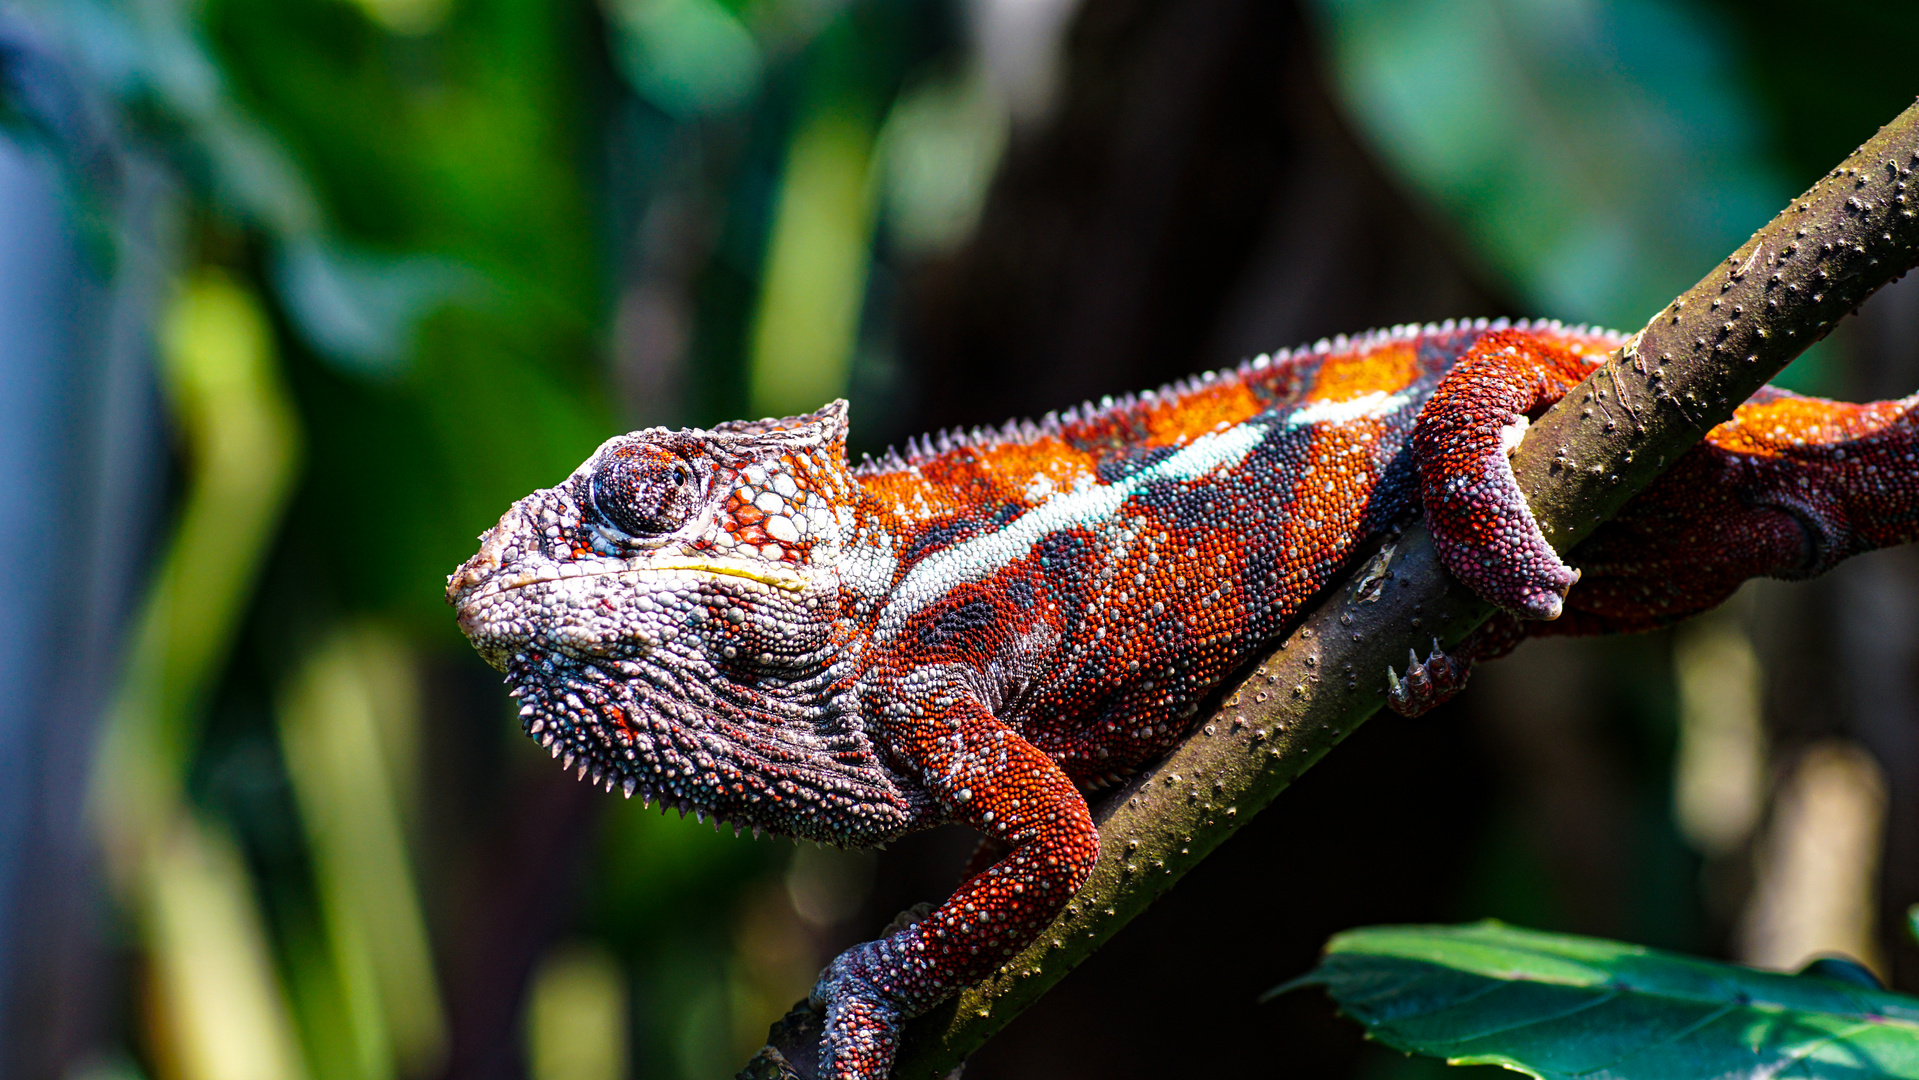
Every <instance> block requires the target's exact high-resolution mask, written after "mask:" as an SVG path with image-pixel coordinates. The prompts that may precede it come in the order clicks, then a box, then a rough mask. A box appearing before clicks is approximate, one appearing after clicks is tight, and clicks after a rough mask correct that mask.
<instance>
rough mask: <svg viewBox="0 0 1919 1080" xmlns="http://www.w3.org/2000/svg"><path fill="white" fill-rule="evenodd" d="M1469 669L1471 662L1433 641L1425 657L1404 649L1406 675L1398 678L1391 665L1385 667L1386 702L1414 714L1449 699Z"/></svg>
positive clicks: (1398, 710) (1463, 684)
mask: <svg viewBox="0 0 1919 1080" xmlns="http://www.w3.org/2000/svg"><path fill="white" fill-rule="evenodd" d="M1471 673H1472V665H1471V664H1470V663H1465V662H1461V661H1457V660H1454V659H1453V658H1452V657H1450V656H1447V655H1446V653H1445V651H1444V650H1443V649H1441V648H1440V647H1439V642H1438V641H1437V640H1435V641H1434V642H1433V651H1432V652H1431V653H1430V654H1428V655H1427V657H1426V659H1425V660H1421V659H1420V658H1419V653H1417V652H1416V651H1413V650H1410V649H1409V650H1407V652H1406V676H1405V678H1401V677H1400V676H1399V674H1398V673H1397V672H1395V671H1394V670H1393V669H1392V668H1390V667H1388V668H1387V669H1386V685H1387V691H1386V705H1387V707H1388V708H1390V709H1392V710H1393V711H1394V712H1396V713H1398V714H1399V715H1401V716H1406V717H1412V716H1418V715H1420V714H1421V713H1423V712H1426V711H1427V710H1429V709H1431V708H1433V707H1434V706H1437V705H1443V704H1445V703H1446V702H1448V701H1451V700H1452V698H1453V696H1454V695H1456V694H1458V693H1459V692H1460V691H1461V690H1463V689H1465V688H1466V677H1467V676H1468V675H1470V674H1471Z"/></svg>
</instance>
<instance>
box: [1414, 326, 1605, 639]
mask: <svg viewBox="0 0 1919 1080" xmlns="http://www.w3.org/2000/svg"><path fill="white" fill-rule="evenodd" d="M1583 374H1584V367H1583V365H1582V364H1581V362H1580V361H1579V360H1578V359H1577V358H1575V357H1573V356H1571V355H1569V354H1566V353H1563V352H1560V351H1558V350H1555V349H1552V348H1549V347H1547V346H1545V345H1544V344H1542V343H1541V342H1539V341H1537V340H1535V339H1532V338H1529V337H1527V336H1525V335H1523V334H1518V333H1514V332H1511V331H1502V332H1497V333H1491V334H1487V335H1486V336H1485V337H1483V338H1481V339H1480V340H1479V341H1478V343H1476V344H1475V345H1474V346H1473V348H1472V350H1471V351H1470V352H1468V353H1467V354H1466V356H1465V357H1464V358H1463V359H1461V360H1460V362H1459V363H1458V364H1456V365H1454V367H1453V369H1452V371H1451V372H1449V373H1448V374H1447V376H1446V377H1445V379H1443V380H1442V381H1441V382H1440V384H1439V386H1438V387H1437V388H1436V389H1435V390H1434V391H1433V396H1432V398H1431V399H1430V400H1429V401H1427V403H1426V407H1425V408H1424V409H1423V410H1421V412H1420V415H1419V420H1418V422H1417V424H1416V425H1415V426H1414V429H1413V436H1412V446H1413V457H1414V460H1415V462H1416V463H1417V464H1418V466H1419V478H1420V493H1421V499H1422V501H1423V502H1424V504H1425V510H1426V527H1427V528H1428V529H1429V530H1431V532H1432V534H1433V546H1434V547H1435V549H1437V551H1438V552H1439V558H1440V561H1441V562H1443V563H1445V564H1446V568H1447V569H1448V570H1451V571H1452V572H1453V574H1454V575H1455V576H1457V577H1458V578H1459V579H1460V580H1461V581H1463V582H1465V583H1466V584H1467V585H1468V586H1469V587H1471V588H1472V590H1473V591H1474V592H1477V593H1478V594H1479V595H1481V596H1483V597H1485V598H1486V599H1487V600H1489V601H1491V602H1492V603H1494V604H1497V605H1498V606H1499V607H1501V608H1503V609H1504V610H1506V611H1509V612H1511V613H1513V614H1514V615H1517V616H1519V617H1520V618H1524V619H1556V618H1558V617H1559V613H1560V611H1561V610H1562V609H1563V606H1564V601H1565V597H1566V590H1568V589H1570V588H1572V585H1573V582H1575V581H1578V580H1579V572H1578V571H1576V570H1574V569H1573V568H1572V567H1570V566H1567V565H1566V564H1565V563H1564V562H1562V561H1561V560H1560V558H1559V555H1558V553H1557V552H1555V551H1553V548H1552V545H1551V544H1549V543H1547V542H1546V537H1545V536H1544V534H1542V533H1541V532H1540V531H1539V524H1538V522H1536V521H1534V520H1533V515H1532V509H1531V508H1530V507H1528V506H1527V505H1526V497H1525V496H1524V495H1523V494H1521V492H1520V490H1519V481H1518V479H1517V478H1516V477H1515V476H1514V475H1513V469H1512V463H1511V461H1510V458H1509V455H1510V454H1511V453H1512V451H1513V450H1514V449H1515V448H1517V447H1518V445H1519V440H1520V437H1521V436H1522V435H1524V434H1525V431H1526V427H1527V420H1526V414H1527V413H1528V412H1531V411H1532V410H1533V409H1535V408H1539V407H1541V406H1543V405H1547V404H1550V403H1552V402H1554V401H1557V400H1558V399H1559V398H1560V397H1562V396H1564V395H1565V393H1566V391H1567V390H1568V389H1569V388H1570V387H1572V386H1574V385H1576V384H1577V383H1578V381H1579V379H1580V378H1581V377H1582V376H1583Z"/></svg>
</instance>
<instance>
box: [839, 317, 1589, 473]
mask: <svg viewBox="0 0 1919 1080" xmlns="http://www.w3.org/2000/svg"><path fill="white" fill-rule="evenodd" d="M1506 329H1516V330H1530V331H1535V332H1545V333H1550V334H1554V335H1564V336H1566V337H1585V338H1600V339H1605V340H1607V341H1608V342H1617V341H1623V340H1624V336H1623V335H1620V334H1618V333H1616V332H1614V331H1611V330H1606V329H1603V328H1600V327H1593V326H1588V325H1586V324H1584V323H1582V324H1580V325H1577V326H1571V327H1569V326H1566V325H1565V324H1563V323H1561V322H1560V321H1559V320H1557V319H1520V320H1517V321H1515V320H1511V319H1506V318H1503V317H1502V318H1497V319H1487V318H1478V319H1447V320H1445V321H1444V322H1437V323H1431V322H1429V323H1401V324H1399V325H1397V326H1392V327H1387V328H1384V329H1379V330H1371V331H1367V332H1366V333H1363V334H1357V335H1350V336H1349V335H1346V334H1340V335H1337V336H1335V337H1331V338H1320V339H1319V340H1318V341H1315V342H1313V343H1312V344H1310V345H1301V346H1299V347H1297V348H1292V349H1281V350H1278V351H1276V352H1272V353H1261V354H1260V355H1258V356H1255V357H1251V358H1249V359H1246V360H1242V361H1240V363H1238V364H1237V365H1235V366H1233V367H1230V368H1225V369H1218V370H1211V371H1203V372H1199V373H1197V374H1194V375H1188V376H1185V377H1183V378H1180V379H1177V380H1175V381H1173V382H1171V383H1167V384H1165V385H1162V386H1160V387H1159V388H1158V389H1157V390H1147V391H1143V392H1141V393H1138V394H1132V393H1128V394H1123V395H1121V396H1119V397H1110V396H1109V397H1102V398H1100V399H1099V400H1098V401H1097V402H1093V401H1086V402H1082V403H1080V404H1077V405H1073V406H1070V407H1068V408H1066V409H1063V410H1058V411H1054V412H1049V413H1047V414H1046V415H1045V416H1043V417H1041V418H1040V419H1039V420H1038V421H1037V422H1035V421H1031V420H1011V421H1008V422H1007V423H1005V424H1004V425H1002V426H1001V427H1000V428H998V429H997V430H994V429H991V428H974V429H972V430H971V431H965V430H962V429H959V428H954V429H952V430H950V431H942V432H937V433H935V434H934V435H932V436H914V437H912V438H909V439H907V440H906V444H905V447H904V451H903V452H902V451H901V450H897V449H895V448H893V447H890V446H889V447H887V449H886V452H885V453H884V454H882V455H881V456H880V457H879V458H878V459H874V458H872V457H870V456H868V457H866V458H864V459H863V460H862V461H861V463H860V465H859V466H858V468H856V469H855V470H854V474H855V475H859V476H864V475H870V474H873V473H879V472H887V471H893V470H900V469H909V468H912V467H914V466H917V465H920V464H923V463H925V462H927V461H929V460H931V459H933V458H936V457H939V456H941V455H942V454H947V453H951V452H952V451H953V450H956V449H959V448H963V447H993V446H1001V445H1030V444H1031V443H1033V442H1036V441H1038V440H1040V439H1043V438H1049V437H1057V436H1059V435H1060V434H1062V432H1063V431H1064V430H1065V429H1067V428H1071V427H1073V426H1075V425H1079V424H1086V423H1091V422H1094V421H1097V420H1099V419H1101V418H1103V417H1106V416H1109V415H1111V414H1113V413H1116V412H1127V411H1130V410H1133V409H1136V408H1138V407H1139V406H1140V405H1142V404H1155V403H1159V402H1163V401H1166V400H1168V399H1176V398H1179V397H1183V396H1185V395H1188V394H1193V393H1198V392H1200V391H1203V390H1205V389H1207V388H1208V387H1211V386H1213V385H1214V384H1216V383H1219V382H1220V381H1222V380H1226V379H1244V378H1247V377H1249V376H1253V375H1257V374H1261V373H1265V372H1269V371H1273V370H1274V369H1278V368H1283V367H1285V366H1287V365H1291V364H1300V363H1308V362H1315V361H1320V360H1323V359H1325V358H1326V357H1328V356H1338V355H1343V354H1348V353H1363V352H1367V351H1370V350H1373V349H1377V348H1381V347H1383V346H1386V345H1391V344H1394V343H1398V342H1404V341H1411V340H1416V339H1420V338H1443V337H1448V336H1452V335H1457V334H1463V333H1473V334H1482V333H1488V332H1492V331H1497V330H1506Z"/></svg>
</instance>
